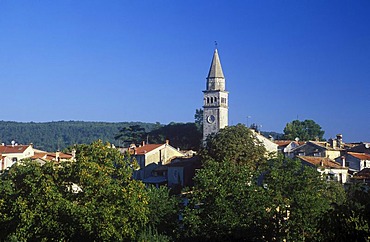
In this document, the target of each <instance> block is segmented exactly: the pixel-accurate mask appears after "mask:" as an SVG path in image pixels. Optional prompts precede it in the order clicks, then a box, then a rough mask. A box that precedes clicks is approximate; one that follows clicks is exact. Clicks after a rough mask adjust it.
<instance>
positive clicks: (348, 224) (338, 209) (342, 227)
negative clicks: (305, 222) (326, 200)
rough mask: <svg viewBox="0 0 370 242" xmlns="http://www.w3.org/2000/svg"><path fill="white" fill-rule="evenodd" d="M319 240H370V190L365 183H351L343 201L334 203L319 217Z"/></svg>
mask: <svg viewBox="0 0 370 242" xmlns="http://www.w3.org/2000/svg"><path fill="white" fill-rule="evenodd" d="M320 224H321V226H320V227H321V230H320V233H319V234H320V237H319V238H318V240H321V241H369V240H370V192H369V189H368V187H367V186H366V185H365V184H351V185H348V186H347V189H346V200H345V202H344V203H334V204H333V206H332V207H331V209H330V210H328V211H327V212H326V213H325V214H324V216H322V218H321V219H320Z"/></svg>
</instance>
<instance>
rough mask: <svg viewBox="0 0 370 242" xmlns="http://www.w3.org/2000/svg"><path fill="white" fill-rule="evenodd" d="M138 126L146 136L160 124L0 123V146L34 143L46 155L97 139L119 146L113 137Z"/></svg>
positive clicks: (82, 122)
mask: <svg viewBox="0 0 370 242" xmlns="http://www.w3.org/2000/svg"><path fill="white" fill-rule="evenodd" d="M130 125H140V126H141V127H143V128H144V129H145V131H146V132H149V131H151V130H153V129H154V128H155V127H158V125H160V124H158V123H157V124H153V123H142V122H117V123H108V122H84V121H56V122H43V123H35V122H27V123H23V122H13V121H0V142H1V143H5V144H10V143H11V141H12V140H14V141H15V142H16V143H18V144H30V143H33V144H34V147H35V148H37V149H41V150H45V151H56V150H63V149H64V148H66V147H68V146H71V145H74V144H89V143H91V142H93V141H96V140H98V139H100V140H102V141H103V142H106V141H108V142H110V143H112V144H115V145H119V141H117V140H115V138H114V137H115V136H116V135H117V133H118V132H119V130H120V129H121V128H123V127H128V126H130Z"/></svg>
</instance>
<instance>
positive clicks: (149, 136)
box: [0, 116, 282, 152]
mask: <svg viewBox="0 0 370 242" xmlns="http://www.w3.org/2000/svg"><path fill="white" fill-rule="evenodd" d="M202 118H203V117H202V116H201V117H199V118H198V119H197V118H196V119H195V122H188V123H175V122H171V123H169V124H167V125H164V124H160V123H159V122H156V123H145V122H87V121H53V122H40V123H37V122H14V121H0V143H4V144H10V143H11V142H12V141H13V140H14V141H15V142H16V143H18V144H30V143H32V144H33V146H34V147H35V148H36V149H40V150H44V151H49V152H53V151H57V150H61V151H63V150H65V149H66V148H68V147H71V146H73V145H75V144H90V143H92V142H94V141H96V140H101V141H103V142H109V143H111V144H114V145H115V146H121V147H122V146H126V147H127V146H128V145H130V144H129V143H130V142H134V143H136V144H137V145H139V144H140V143H141V142H142V141H145V142H147V143H152V144H155V143H164V142H165V141H166V140H169V141H170V144H171V145H172V146H173V147H176V148H180V149H182V150H190V149H192V150H198V149H199V148H200V144H201V139H202V123H201V121H200V120H202ZM251 128H253V125H251ZM261 133H262V134H263V135H264V136H265V137H269V135H271V136H272V137H274V138H275V139H276V138H281V137H282V134H279V133H276V132H263V131H261Z"/></svg>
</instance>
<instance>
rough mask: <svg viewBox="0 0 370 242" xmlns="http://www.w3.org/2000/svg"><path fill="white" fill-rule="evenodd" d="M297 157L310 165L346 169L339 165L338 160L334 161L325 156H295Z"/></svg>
mask: <svg viewBox="0 0 370 242" xmlns="http://www.w3.org/2000/svg"><path fill="white" fill-rule="evenodd" d="M297 157H298V158H299V159H301V160H303V161H306V162H308V163H310V164H312V165H315V166H319V167H325V168H334V169H346V168H345V167H343V166H341V165H340V164H339V163H338V162H335V161H333V160H331V159H329V158H326V157H313V156H297Z"/></svg>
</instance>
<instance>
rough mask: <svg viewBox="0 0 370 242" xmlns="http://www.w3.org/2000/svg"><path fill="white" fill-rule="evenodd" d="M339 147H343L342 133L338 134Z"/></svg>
mask: <svg viewBox="0 0 370 242" xmlns="http://www.w3.org/2000/svg"><path fill="white" fill-rule="evenodd" d="M336 141H337V147H338V148H341V147H342V144H343V135H342V134H337V139H336Z"/></svg>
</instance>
